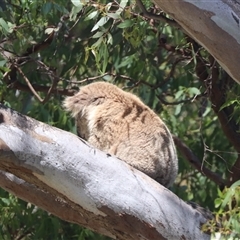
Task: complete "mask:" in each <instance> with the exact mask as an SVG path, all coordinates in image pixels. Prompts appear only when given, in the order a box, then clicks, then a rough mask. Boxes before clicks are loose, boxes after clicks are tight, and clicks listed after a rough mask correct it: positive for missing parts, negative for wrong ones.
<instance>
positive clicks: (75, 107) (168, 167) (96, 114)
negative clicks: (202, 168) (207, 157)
mask: <svg viewBox="0 0 240 240" xmlns="http://www.w3.org/2000/svg"><path fill="white" fill-rule="evenodd" d="M63 105H64V107H65V109H66V110H67V111H69V112H71V114H72V116H73V117H74V118H75V119H76V125H77V132H78V135H79V136H80V137H81V138H83V139H85V140H86V141H88V142H89V143H90V144H91V145H92V146H94V147H96V148H98V149H100V150H102V151H105V152H107V153H109V154H113V155H115V156H117V157H118V158H120V159H121V160H123V161H125V162H126V163H128V164H129V165H131V166H133V167H134V168H136V169H138V170H140V171H142V172H144V173H145V174H147V175H148V176H150V177H151V178H153V179H155V180H156V181H157V182H159V183H160V184H162V185H164V186H166V187H169V186H170V185H171V184H172V183H173V182H174V180H175V178H176V176H177V172H178V159H177V154H176V150H175V146H174V142H173V139H172V136H171V134H170V132H169V130H168V128H167V127H166V125H165V124H164V123H163V121H162V120H161V119H160V118H159V117H158V116H157V115H156V114H155V113H154V112H153V111H152V110H151V109H150V108H149V107H147V106H146V105H145V104H144V103H143V102H142V101H141V100H140V99H139V98H138V97H136V96H135V95H133V94H131V93H128V92H125V91H123V90H121V89H120V88H118V87H116V86H115V85H113V84H110V83H105V82H95V83H92V84H89V85H86V86H84V87H82V88H81V89H80V91H79V92H78V93H77V94H75V95H74V96H72V97H67V98H66V99H65V101H64V103H63Z"/></svg>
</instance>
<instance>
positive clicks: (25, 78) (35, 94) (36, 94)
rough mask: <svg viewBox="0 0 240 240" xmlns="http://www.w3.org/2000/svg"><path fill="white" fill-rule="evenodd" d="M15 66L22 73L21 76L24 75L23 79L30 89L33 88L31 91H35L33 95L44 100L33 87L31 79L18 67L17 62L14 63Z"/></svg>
mask: <svg viewBox="0 0 240 240" xmlns="http://www.w3.org/2000/svg"><path fill="white" fill-rule="evenodd" d="M13 65H14V67H15V68H16V69H17V70H18V72H19V73H20V74H21V76H22V77H23V79H24V80H25V82H26V83H27V85H28V87H29V89H30V90H31V92H32V93H33V95H34V96H35V97H36V98H37V99H38V101H40V102H43V99H42V98H41V97H40V96H39V95H38V93H37V92H36V91H35V89H34V88H33V86H32V84H31V83H30V81H29V80H28V78H27V77H26V76H25V74H24V73H23V71H22V70H21V68H19V67H18V65H17V64H13Z"/></svg>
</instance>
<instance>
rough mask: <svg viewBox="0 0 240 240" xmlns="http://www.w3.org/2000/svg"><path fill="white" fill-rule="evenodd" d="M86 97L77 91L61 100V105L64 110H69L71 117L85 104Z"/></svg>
mask: <svg viewBox="0 0 240 240" xmlns="http://www.w3.org/2000/svg"><path fill="white" fill-rule="evenodd" d="M87 102H88V98H87V96H84V95H83V94H82V93H81V92H78V93H77V94H75V95H74V96H72V97H67V98H65V100H64V101H63V107H64V109H65V110H66V111H68V112H71V114H72V116H73V117H76V116H77V115H78V114H79V113H80V112H81V111H82V110H83V108H84V106H86V105H87Z"/></svg>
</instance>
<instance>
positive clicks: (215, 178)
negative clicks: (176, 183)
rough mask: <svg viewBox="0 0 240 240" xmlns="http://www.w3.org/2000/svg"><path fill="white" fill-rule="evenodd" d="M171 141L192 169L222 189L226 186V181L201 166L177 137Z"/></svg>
mask: <svg viewBox="0 0 240 240" xmlns="http://www.w3.org/2000/svg"><path fill="white" fill-rule="evenodd" d="M173 140H174V143H175V144H176V146H177V147H178V150H179V151H180V152H181V154H182V155H183V156H184V157H185V158H186V160H187V161H188V162H189V163H190V164H191V165H192V166H193V167H194V168H196V169H197V170H198V171H199V172H200V173H202V174H204V175H206V176H207V177H208V178H209V179H211V180H212V181H213V182H215V183H216V184H217V185H218V186H220V187H223V186H225V185H226V181H225V180H224V179H222V178H221V177H220V176H219V175H217V174H216V173H214V172H212V171H211V170H209V169H208V168H206V167H205V166H203V164H202V163H201V161H200V160H199V159H198V158H197V156H195V155H194V153H193V152H192V150H191V149H190V148H189V147H188V146H187V145H186V144H185V143H183V142H182V141H181V140H180V139H179V138H178V137H176V136H173Z"/></svg>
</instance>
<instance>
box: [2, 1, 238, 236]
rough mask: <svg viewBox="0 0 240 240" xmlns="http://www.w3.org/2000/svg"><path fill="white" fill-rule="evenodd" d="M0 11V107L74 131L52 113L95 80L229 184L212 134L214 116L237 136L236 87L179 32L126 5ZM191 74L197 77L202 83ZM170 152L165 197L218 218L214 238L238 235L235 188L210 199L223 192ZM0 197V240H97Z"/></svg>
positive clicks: (228, 161)
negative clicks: (156, 118) (154, 118)
mask: <svg viewBox="0 0 240 240" xmlns="http://www.w3.org/2000/svg"><path fill="white" fill-rule="evenodd" d="M144 3H145V6H147V8H148V11H149V12H151V13H153V14H155V15H156V16H161V17H163V18H166V20H167V19H168V16H167V15H165V14H163V13H162V11H161V10H160V9H158V8H157V7H156V6H155V5H153V4H152V3H151V2H150V1H144ZM0 6H1V8H2V11H1V17H0V29H1V31H0V50H1V52H0V85H1V90H0V101H1V102H4V104H6V105H8V106H11V107H12V108H14V109H16V110H18V111H19V112H21V113H24V114H27V115H29V116H32V117H34V118H36V119H38V120H40V121H43V122H46V123H49V124H51V125H53V126H56V127H59V128H62V129H65V130H70V131H75V130H74V123H73V121H72V120H69V116H68V115H67V114H66V113H65V112H63V110H62V108H61V101H62V99H63V97H64V96H66V95H71V94H73V91H74V90H77V89H78V88H79V87H80V86H82V85H84V84H87V83H89V82H92V81H95V80H99V79H102V80H105V81H109V82H113V83H114V84H116V85H119V86H120V87H123V88H124V89H125V90H127V91H132V92H134V93H136V94H137V95H138V96H140V97H141V98H142V99H143V100H144V102H145V103H146V104H147V105H148V106H150V107H151V108H152V109H154V111H155V112H156V113H158V114H159V115H161V117H162V118H163V120H164V121H165V122H166V123H167V125H168V126H169V128H170V129H171V131H172V133H174V134H175V135H177V136H178V138H179V139H181V141H183V142H184V143H185V144H187V146H189V149H191V151H192V152H193V153H194V155H195V156H197V158H198V159H200V160H199V162H200V165H201V166H204V167H206V168H208V169H210V170H211V171H212V172H213V173H216V174H219V175H220V177H221V178H222V179H224V180H228V179H231V176H232V175H233V174H232V173H233V172H234V168H233V165H234V164H235V162H236V161H237V155H238V154H237V152H238V149H236V147H234V146H235V145H234V144H233V142H232V141H231V139H229V137H228V136H226V132H224V131H222V130H221V128H222V126H221V125H220V124H219V115H218V113H219V112H224V113H225V114H226V116H227V118H228V121H234V124H235V125H236V128H235V131H236V134H238V133H239V132H238V131H239V126H238V124H239V117H238V112H239V109H240V108H239V102H240V101H239V94H238V90H239V86H238V85H237V84H236V83H234V82H233V81H232V80H229V77H228V76H227V75H226V73H225V72H224V71H223V70H222V69H221V68H220V67H219V66H218V64H216V63H215V62H213V61H211V57H210V56H209V54H208V53H207V52H206V51H205V50H204V49H203V48H202V47H201V46H199V45H198V44H196V43H195V42H194V41H193V40H192V39H190V38H189V37H187V36H186V35H184V34H183V32H182V31H181V30H178V29H175V28H173V27H172V26H171V25H169V24H168V23H166V22H163V21H157V20H156V19H155V20H153V19H148V18H145V17H144V16H143V15H142V14H141V11H140V9H139V8H138V7H137V6H136V3H135V1H130V0H129V1H127V0H121V1H104V0H101V1H90V0H85V1H83V0H72V1H71V2H66V1H63V0H58V1H50V2H49V1H45V0H43V1H31V0H19V1H17V0H14V1H2V3H1V5H0ZM200 63H203V64H204V70H201V69H202V68H200V65H199V64H200ZM214 69H218V74H217V83H216V84H215V82H214V81H213V80H214V79H213V78H210V77H209V76H211V75H212V72H213V71H214ZM200 70H201V72H200V73H203V72H204V73H205V74H207V77H206V78H205V79H201V76H202V75H201V74H199V71H200ZM200 75H201V76H200ZM214 84H215V85H214ZM216 86H218V87H219V86H221V89H220V92H221V94H222V95H221V97H220V98H219V99H217V100H216V99H214V96H213V95H214V94H215V93H216ZM214 87H215V88H214ZM213 91H215V92H214V94H212V93H213ZM218 100H219V102H217V101H218ZM216 106H217V107H218V109H215V108H216ZM235 125H234V126H235ZM239 146H240V144H239ZM178 150H179V161H180V163H179V176H178V179H177V181H176V184H175V185H174V186H173V188H172V190H173V191H174V192H175V193H176V194H177V195H178V196H179V197H181V198H182V199H184V200H193V201H195V202H198V203H199V204H200V205H202V206H205V207H208V208H209V209H210V210H213V211H214V210H215V211H218V213H217V214H216V216H218V217H221V218H223V219H225V220H224V221H227V222H226V223H225V222H224V226H223V228H222V230H220V231H222V232H223V233H226V232H225V231H229V232H231V231H233V232H234V231H236V232H238V233H240V230H239V227H238V226H236V221H237V220H239V212H237V210H236V208H235V206H239V205H237V204H239V184H238V185H232V186H234V187H231V188H230V190H229V191H230V192H231V194H230V193H229V191H227V190H226V189H225V190H223V191H220V190H219V188H221V189H222V188H223V186H219V185H220V184H219V183H218V182H216V181H212V180H211V178H209V176H208V175H207V174H202V173H201V171H199V170H197V169H196V168H195V167H194V166H192V165H190V164H189V159H187V158H186V157H185V156H184V154H183V152H181V149H178ZM226 182H227V181H226ZM230 183H231V184H232V182H231V181H230ZM225 185H228V184H227V183H226V184H225ZM225 185H224V186H225ZM218 186H219V187H218ZM233 188H234V191H233ZM229 194H230V195H229ZM0 196H1V202H0V204H1V209H0V211H1V216H3V217H2V219H1V226H2V232H1V233H0V234H2V236H1V235H0V237H2V238H4V239H13V238H16V239H17V238H18V239H21V238H19V236H20V235H22V234H23V235H24V238H25V239H28V238H30V239H34V238H36V239H50V238H51V239H55V238H56V239H65V238H67V239H71V238H72V239H96V238H97V239H100V237H99V236H98V237H96V235H94V234H93V233H90V232H89V231H87V230H83V229H81V228H79V227H77V226H75V225H72V224H67V223H64V222H63V221H60V220H57V219H56V218H54V217H53V216H51V215H49V214H47V213H45V212H43V211H42V210H40V209H38V208H36V207H34V206H32V205H30V204H26V203H24V202H22V201H20V200H18V199H16V198H15V197H13V196H12V195H8V194H7V193H5V192H3V191H1V195H0ZM226 199H227V200H226ZM214 201H215V204H214ZM234 201H235V204H233V205H232V204H230V203H233V202H234ZM226 202H228V204H226ZM229 204H230V205H229ZM220 205H221V209H220V210H217V207H219V206H220ZM226 208H227V209H226ZM230 213H231V214H230ZM226 216H227V217H226ZM229 216H231V217H230V218H229ZM40 219H41V221H39V220H40ZM226 219H228V220H226ZM40 222H41V223H40ZM43 227H49V228H51V230H49V231H44V230H43ZM17 229H18V231H17ZM47 234H51V235H50V236H49V235H47Z"/></svg>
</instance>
